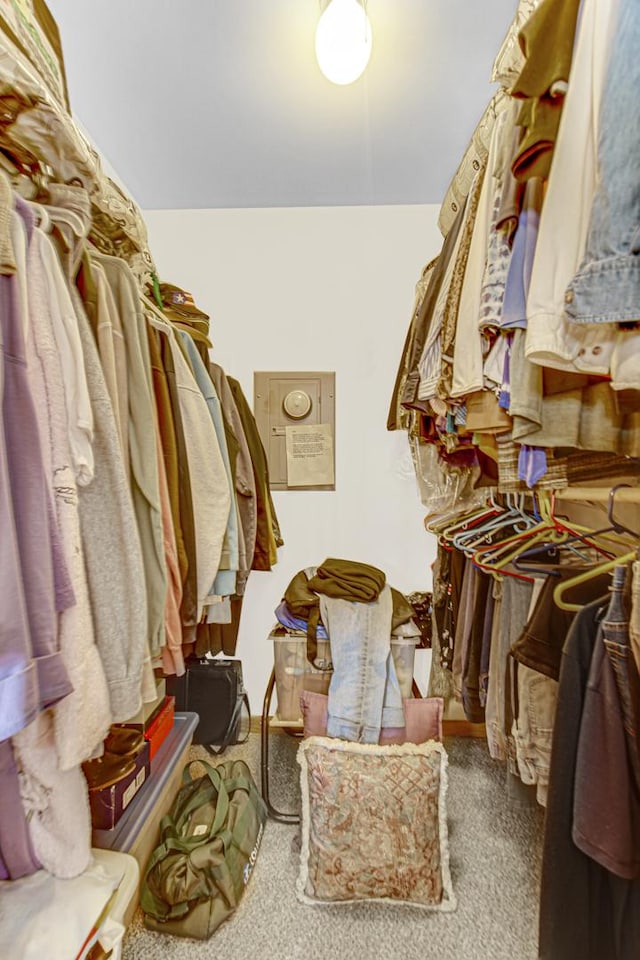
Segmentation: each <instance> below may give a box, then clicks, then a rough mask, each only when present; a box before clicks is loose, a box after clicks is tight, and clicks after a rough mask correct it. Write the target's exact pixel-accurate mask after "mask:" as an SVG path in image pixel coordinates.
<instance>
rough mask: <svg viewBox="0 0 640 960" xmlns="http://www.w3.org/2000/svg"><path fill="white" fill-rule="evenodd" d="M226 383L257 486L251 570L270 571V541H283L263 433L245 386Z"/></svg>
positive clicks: (230, 379)
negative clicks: (254, 539)
mask: <svg viewBox="0 0 640 960" xmlns="http://www.w3.org/2000/svg"><path fill="white" fill-rule="evenodd" d="M227 380H228V382H229V386H230V387H231V392H232V394H233V398H234V400H235V402H236V406H237V408H238V413H239V415H240V420H241V422H242V427H243V430H244V435H245V437H246V438H247V444H248V446H249V452H250V453H251V463H252V466H253V473H254V478H255V484H256V504H257V528H256V546H255V551H254V554H253V561H252V563H251V569H252V570H271V565H272V560H271V557H272V550H270V542H271V543H275V546H278V547H281V546H282V545H283V543H284V541H283V539H282V536H281V534H280V527H279V524H278V519H277V516H276V511H275V507H274V505H273V501H272V499H271V490H270V489H269V466H268V464H267V455H266V453H265V449H264V447H263V445H262V440H261V439H260V434H259V433H258V425H257V424H256V421H255V417H254V416H253V413H252V411H251V408H250V406H249V404H248V402H247V398H246V397H245V395H244V393H243V392H242V387H241V386H240V384H239V383H238V381H237V380H234V379H233V377H227Z"/></svg>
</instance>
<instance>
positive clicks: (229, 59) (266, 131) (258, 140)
mask: <svg viewBox="0 0 640 960" xmlns="http://www.w3.org/2000/svg"><path fill="white" fill-rule="evenodd" d="M48 5H49V7H50V9H51V11H52V13H53V15H54V16H55V18H56V20H57V22H58V25H59V27H60V32H61V35H62V43H63V49H64V53H65V60H66V68H67V77H68V82H69V91H70V97H71V103H72V108H73V110H74V112H75V114H76V116H77V117H78V119H79V121H80V122H81V124H82V125H83V127H84V128H85V129H86V130H87V132H88V133H89V135H90V137H91V139H92V140H93V142H94V143H95V145H96V146H97V147H98V148H99V150H100V151H101V152H102V153H103V154H104V155H105V157H106V158H107V160H108V161H109V162H110V163H111V165H112V166H113V167H114V169H115V170H116V171H117V174H118V176H119V178H120V179H121V180H122V181H123V182H124V184H125V185H126V186H127V188H128V189H129V190H130V192H131V194H132V195H133V196H134V197H135V199H136V200H137V201H138V203H139V204H140V205H141V206H142V207H143V208H144V209H161V208H173V209H185V208H196V207H212V208H215V207H286V206H317V205H344V204H347V205H360V204H372V205H375V204H402V203H437V202H439V201H440V200H441V199H442V196H443V194H444V191H445V189H446V187H447V184H448V182H449V180H450V179H451V176H452V175H453V173H454V172H455V169H456V167H457V164H458V161H459V159H460V157H461V155H462V152H463V150H464V148H465V146H466V144H467V142H468V140H469V137H470V136H471V134H472V132H473V129H474V127H475V124H476V122H477V120H478V119H479V117H480V115H481V113H482V111H483V109H484V107H485V105H486V104H487V102H488V100H489V98H490V96H491V93H492V87H491V85H490V84H489V81H488V78H489V74H490V69H491V64H492V61H493V58H494V56H495V54H496V52H497V50H498V48H499V46H500V43H501V41H502V38H503V36H504V34H505V33H506V31H507V28H508V26H509V23H510V22H511V19H512V16H513V14H514V12H515V7H516V0H368V4H367V9H368V13H369V18H370V20H371V23H372V27H373V34H374V36H373V53H372V56H371V61H370V64H369V66H368V68H367V71H366V72H365V74H364V76H363V77H362V78H360V80H358V81H357V82H356V83H355V84H353V85H352V86H350V87H337V86H334V85H332V84H331V83H329V81H327V80H326V79H325V78H324V77H323V76H322V75H321V73H320V71H319V69H318V67H317V64H316V61H315V54H314V31H315V26H316V23H317V21H318V18H319V15H320V12H321V9H323V8H324V6H325V5H326V0H179V2H178V0H173V2H172V0H48Z"/></svg>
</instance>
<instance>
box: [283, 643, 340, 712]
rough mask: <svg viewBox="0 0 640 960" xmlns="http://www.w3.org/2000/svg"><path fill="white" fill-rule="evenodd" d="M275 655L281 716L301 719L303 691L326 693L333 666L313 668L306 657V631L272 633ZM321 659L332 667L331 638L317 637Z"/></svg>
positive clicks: (319, 659) (321, 661) (320, 661)
mask: <svg viewBox="0 0 640 960" xmlns="http://www.w3.org/2000/svg"><path fill="white" fill-rule="evenodd" d="M271 636H272V639H273V658H274V661H273V662H274V668H275V673H276V693H277V697H278V719H280V720H298V719H300V694H301V693H302V691H303V690H313V691H315V692H316V693H327V691H328V690H329V683H330V682H331V673H332V671H331V669H327V670H321V669H316V668H315V667H313V666H312V665H311V664H310V663H309V661H308V660H307V638H306V636H305V635H304V634H302V633H301V634H295V633H283V634H275V633H273V634H272V635H271ZM318 662H319V663H320V664H321V665H323V666H325V665H326V666H327V667H330V665H331V647H330V646H329V641H328V640H318Z"/></svg>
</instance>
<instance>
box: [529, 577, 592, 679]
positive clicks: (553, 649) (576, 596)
mask: <svg viewBox="0 0 640 960" xmlns="http://www.w3.org/2000/svg"><path fill="white" fill-rule="evenodd" d="M585 569H587V568H586V567H576V566H566V567H562V568H559V569H558V570H556V571H555V573H556V574H557V576H553V575H550V576H549V577H548V578H547V580H546V581H545V583H544V584H543V587H542V590H541V591H540V595H539V596H538V599H537V601H536V605H535V607H534V609H533V612H532V614H531V616H530V618H529V621H528V623H527V625H526V626H525V628H524V630H523V631H522V633H521V634H520V636H519V637H518V639H517V640H516V642H515V643H514V644H512V646H511V653H512V655H513V657H514V658H515V659H516V660H517V661H518V662H519V663H523V664H524V665H525V666H526V667H529V668H530V669H531V670H536V671H537V672H538V673H542V674H543V675H544V676H545V677H550V678H551V679H552V680H558V679H559V677H560V663H561V660H562V647H563V646H564V642H565V640H566V637H567V634H568V633H569V628H570V627H571V624H572V623H573V619H574V617H575V613H574V611H572V610H561V609H560V607H557V606H556V604H555V603H554V600H553V591H554V590H555V588H556V587H557V586H558V584H560V583H563V582H564V581H565V580H569V579H570V578H571V577H575V576H576V574H578V573H580V572H581V571H584V570H585ZM609 580H610V577H609V574H608V573H604V574H601V575H600V576H599V577H594V578H593V579H592V580H587V581H586V582H585V583H581V584H578V586H575V587H573V588H572V590H571V591H570V593H569V594H568V596H567V600H568V601H569V602H570V603H576V604H585V603H589V602H590V601H591V600H594V599H595V598H596V597H601V596H603V595H605V594H606V592H607V587H608V586H609Z"/></svg>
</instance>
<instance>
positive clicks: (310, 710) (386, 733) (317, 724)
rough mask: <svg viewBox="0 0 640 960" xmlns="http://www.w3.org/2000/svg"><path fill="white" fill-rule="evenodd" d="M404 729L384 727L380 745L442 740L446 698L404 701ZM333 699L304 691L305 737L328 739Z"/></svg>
mask: <svg viewBox="0 0 640 960" xmlns="http://www.w3.org/2000/svg"><path fill="white" fill-rule="evenodd" d="M402 702H403V705H404V720H405V726H404V727H384V728H383V729H382V730H381V731H380V739H379V741H378V742H379V743H380V744H391V743H426V741H427V740H442V713H443V710H444V700H443V699H442V697H425V698H415V699H411V700H403V701H402ZM328 703H329V698H328V697H327V696H326V694H324V693H315V692H314V691H313V690H303V691H302V693H301V695H300V709H301V711H302V720H303V723H304V731H303V734H304V736H305V737H326V735H327V706H328Z"/></svg>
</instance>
